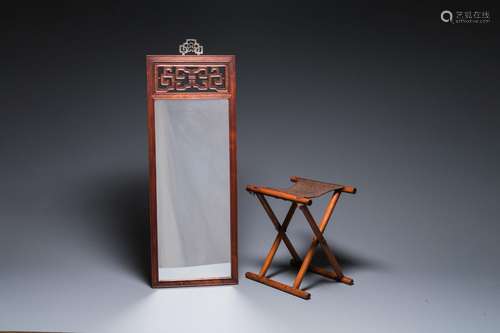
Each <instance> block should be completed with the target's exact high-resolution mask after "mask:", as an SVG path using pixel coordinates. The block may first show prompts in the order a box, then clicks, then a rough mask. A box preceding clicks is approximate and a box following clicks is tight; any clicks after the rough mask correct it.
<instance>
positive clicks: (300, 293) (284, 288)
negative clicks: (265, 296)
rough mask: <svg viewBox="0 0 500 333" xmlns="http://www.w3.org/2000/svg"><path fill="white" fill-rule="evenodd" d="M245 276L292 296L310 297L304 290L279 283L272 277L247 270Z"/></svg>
mask: <svg viewBox="0 0 500 333" xmlns="http://www.w3.org/2000/svg"><path fill="white" fill-rule="evenodd" d="M245 276H246V277H247V278H248V279H250V280H254V281H257V282H260V283H262V284H265V285H267V286H269V287H273V288H275V289H278V290H281V291H284V292H286V293H289V294H291V295H294V296H297V297H300V298H303V299H310V298H311V294H310V293H308V292H307V291H305V290H301V289H296V288H293V287H290V286H289V285H287V284H284V283H281V282H279V281H276V280H273V279H270V278H266V277H263V276H259V275H257V274H255V273H252V272H247V273H246V274H245Z"/></svg>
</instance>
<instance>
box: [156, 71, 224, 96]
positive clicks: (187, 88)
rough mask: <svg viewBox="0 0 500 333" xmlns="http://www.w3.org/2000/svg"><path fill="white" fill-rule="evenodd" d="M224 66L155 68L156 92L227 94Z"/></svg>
mask: <svg viewBox="0 0 500 333" xmlns="http://www.w3.org/2000/svg"><path fill="white" fill-rule="evenodd" d="M226 76H227V71H226V66H225V65H193V66H191V65H187V66H186V65H172V64H168V65H166V64H165V65H164V64H157V65H156V66H155V81H156V91H158V92H227V83H226V82H227V77H226Z"/></svg>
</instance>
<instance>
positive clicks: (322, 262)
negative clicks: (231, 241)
mask: <svg viewBox="0 0 500 333" xmlns="http://www.w3.org/2000/svg"><path fill="white" fill-rule="evenodd" d="M310 237H311V236H310V235H306V234H304V236H303V237H301V238H303V239H302V240H299V241H298V242H297V243H299V242H301V243H304V242H310V241H311V238H310ZM327 241H328V240H327ZM331 243H332V242H330V243H329V244H330V247H332V251H333V252H334V255H335V257H336V258H337V261H338V262H339V264H340V266H341V267H342V270H343V273H344V274H346V275H348V276H351V277H352V278H353V279H354V281H355V283H356V276H355V274H356V272H357V271H362V270H364V271H366V270H368V271H387V270H388V269H389V267H388V266H387V264H386V263H384V262H381V261H379V260H378V259H375V258H368V257H366V256H362V255H359V254H354V253H352V252H349V251H347V250H345V249H343V248H340V247H338V246H332V244H331ZM280 248H282V250H281V251H282V254H281V255H279V256H278V254H277V255H276V256H275V259H274V260H273V262H272V264H271V267H270V268H269V270H268V272H267V274H266V276H267V277H269V278H273V277H276V276H277V275H284V278H285V280H290V281H293V279H294V278H295V276H296V274H297V272H298V268H295V267H294V266H291V265H290V259H291V256H290V255H289V254H288V251H287V250H286V249H285V245H284V244H283V242H282V243H281V244H280ZM297 250H298V252H299V255H300V256H301V257H302V258H303V256H304V253H305V252H306V250H307V249H305V248H300V249H299V248H297ZM265 251H267V249H266V250H265ZM266 254H267V252H266ZM246 262H247V263H250V264H251V265H252V266H253V267H255V268H252V271H253V272H255V273H258V272H259V271H260V268H261V267H262V263H263V262H264V261H263V259H261V260H258V259H256V258H251V259H248V260H246ZM312 264H313V265H315V266H318V267H323V268H325V269H328V270H331V271H332V270H333V269H332V268H331V266H330V264H329V262H328V259H327V257H326V255H325V254H324V252H323V250H322V249H321V248H320V246H318V247H316V250H315V252H314V257H313V260H312ZM307 275H309V276H311V277H314V281H311V282H310V283H308V284H306V283H304V284H303V285H302V289H305V290H308V289H312V288H314V287H316V286H319V285H322V284H330V283H333V284H335V283H338V282H336V281H333V280H330V279H328V278H324V277H322V276H320V275H317V274H314V273H310V272H308V273H307ZM307 275H306V276H307ZM278 280H280V279H279V278H278ZM283 282H285V281H283Z"/></svg>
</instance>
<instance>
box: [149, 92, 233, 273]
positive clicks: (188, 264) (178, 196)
mask: <svg viewBox="0 0 500 333" xmlns="http://www.w3.org/2000/svg"><path fill="white" fill-rule="evenodd" d="M154 103H155V132H156V133H155V136H156V137H155V140H156V193H157V226H158V229H157V235H158V271H159V272H158V273H159V280H160V281H174V280H198V279H209V278H227V277H231V249H230V247H231V241H230V173H229V104H228V100H227V99H205V100H199V99H192V100H155V102H154Z"/></svg>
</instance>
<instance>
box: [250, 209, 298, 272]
mask: <svg viewBox="0 0 500 333" xmlns="http://www.w3.org/2000/svg"><path fill="white" fill-rule="evenodd" d="M296 208H297V204H296V203H292V205H291V206H290V209H289V210H288V214H287V215H286V217H285V220H284V222H283V224H282V225H281V227H280V231H282V232H278V234H277V235H276V238H275V239H274V242H273V245H272V246H271V249H270V250H269V253H268V254H267V257H266V259H265V261H264V264H263V265H262V268H261V269H260V272H259V276H260V277H264V276H265V275H266V273H267V270H268V269H269V266H270V265H271V262H272V260H273V258H274V255H275V254H276V251H277V250H278V247H279V246H280V242H281V239H282V238H283V235H284V234H285V232H286V229H287V227H288V224H289V223H290V221H291V219H292V216H293V214H294V213H295V209H296ZM273 215H274V214H273ZM287 247H288V246H287ZM292 248H293V246H292Z"/></svg>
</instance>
